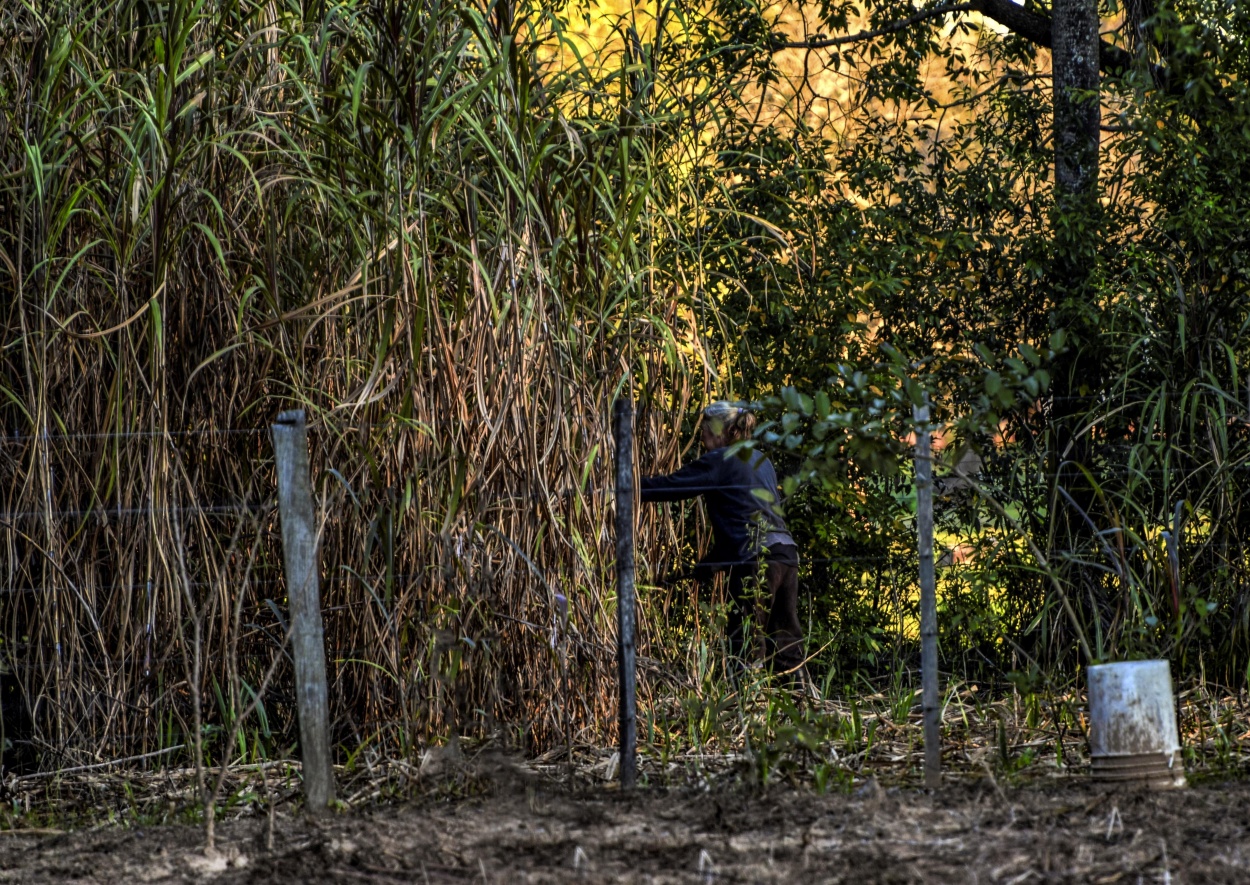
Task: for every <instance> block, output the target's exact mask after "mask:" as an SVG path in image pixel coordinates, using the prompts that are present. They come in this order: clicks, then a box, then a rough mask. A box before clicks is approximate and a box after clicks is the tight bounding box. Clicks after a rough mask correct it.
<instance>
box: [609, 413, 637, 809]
mask: <svg viewBox="0 0 1250 885" xmlns="http://www.w3.org/2000/svg"><path fill="white" fill-rule="evenodd" d="M612 430H613V433H614V435H615V436H616V589H617V595H616V620H617V629H618V633H617V636H618V640H617V642H618V646H617V663H618V664H619V677H620V689H621V750H620V760H621V787H622V788H623V789H627V790H628V789H630V788H632V787H633V786H634V780H635V779H636V777H637V773H638V772H637V758H636V746H635V745H636V743H637V728H638V723H637V706H636V697H635V685H634V653H635V649H634V407H633V403H632V402H631V401H630V400H628V399H618V400H617V401H616V402H615V403H614V404H613V406H612Z"/></svg>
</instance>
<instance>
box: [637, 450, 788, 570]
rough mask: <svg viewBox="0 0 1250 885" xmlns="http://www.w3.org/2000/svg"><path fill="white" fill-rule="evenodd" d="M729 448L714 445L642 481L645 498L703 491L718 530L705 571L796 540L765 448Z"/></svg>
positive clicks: (671, 497) (691, 495)
mask: <svg viewBox="0 0 1250 885" xmlns="http://www.w3.org/2000/svg"><path fill="white" fill-rule="evenodd" d="M726 452H727V449H725V448H720V449H713V450H712V451H710V452H708V453H706V454H705V455H704V456H703V457H702V458H699V459H698V460H697V461H692V462H691V463H689V464H687V465H686V466H685V467H683V468H681V469H680V470H678V471H677V472H675V473H670V474H668V475H667V476H646V477H643V479H642V483H641V492H642V500H644V501H683V500H686V499H688V498H697V497H698V496H699V495H703V496H704V501H705V502H706V504H707V513H708V518H709V519H710V520H711V521H712V536H713V540H712V549H711V550H709V551H708V553H707V555H706V556H704V557H703V559H702V560H701V561H700V563H699V566H700V568H701V569H702V570H704V571H715V570H719V569H721V568H727V567H729V566H730V565H737V564H739V563H746V562H754V561H755V559H756V557H757V556H759V553H760V548H761V547H764V546H767V547H768V548H770V549H772V548H774V547H778V546H781V545H793V544H794V539H793V538H791V537H790V534H789V532H788V531H787V530H786V523H785V520H783V519H782V518H781V516H780V515H779V514H778V513H777V511H776V509H775V507H774V505H776V503H777V502H778V501H780V500H781V496H780V495H779V494H778V492H777V473H776V471H775V470H773V465H772V464H771V463H770V462H769V460H768V459H767V458H765V457H764V455H763V454H762V453H760V452H751V454H750V457H749V458H747V459H744V458H742V457H740V456H738V455H729V456H728V457H726Z"/></svg>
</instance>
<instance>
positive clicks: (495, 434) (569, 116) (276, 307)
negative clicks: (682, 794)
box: [0, 0, 709, 762]
mask: <svg viewBox="0 0 1250 885" xmlns="http://www.w3.org/2000/svg"><path fill="white" fill-rule="evenodd" d="M622 33H623V34H624V33H627V31H625V30H623V31H622ZM562 34H563V31H562V25H561V23H560V21H559V19H558V18H556V17H554V16H552V15H550V14H548V13H546V12H544V11H542V10H541V9H539V8H537V7H534V8H532V9H529V10H523V9H522V8H521V7H520V6H519V5H514V4H511V3H508V2H503V0H498V2H494V3H490V4H485V5H483V4H476V3H472V2H464V0H445V2H432V3H404V2H389V0H388V2H379V3H358V2H340V3H335V2H318V3H312V2H307V3H301V2H297V0H269V2H252V0H194V2H193V0H172V2H170V3H167V4H149V3H146V2H142V0H123V2H121V3H79V2H68V0H66V2H59V0H53V2H31V0H24V2H19V3H10V4H6V5H5V7H4V11H3V12H0V69H2V71H3V73H2V74H0V114H2V116H0V156H2V157H3V163H2V164H0V165H2V168H3V169H4V170H5V172H4V173H3V176H2V177H0V279H2V280H3V283H2V286H3V290H4V291H5V292H6V293H8V298H7V299H6V310H7V323H6V329H5V338H4V350H3V355H2V356H0V359H2V360H3V363H4V372H3V380H2V382H0V383H2V384H3V391H2V392H3V397H2V403H0V416H2V418H0V420H2V421H3V429H4V433H5V437H4V439H3V440H0V476H2V477H3V480H4V481H3V493H2V497H3V504H2V505H0V506H2V512H3V517H2V518H3V523H2V524H0V536H2V537H3V544H4V554H3V564H4V582H5V584H4V587H3V594H4V595H3V602H2V603H0V606H2V607H0V612H2V613H3V621H4V642H3V645H2V646H0V654H3V657H4V663H5V666H6V667H7V668H8V670H9V671H10V672H11V673H12V674H13V676H12V678H14V679H16V680H17V682H18V683H19V684H20V690H21V692H22V694H23V696H24V698H25V703H26V706H27V707H28V708H29V709H30V710H31V711H32V712H33V718H34V726H33V735H32V739H33V740H34V741H35V742H36V743H37V745H38V747H39V749H40V751H41V752H42V753H43V754H44V758H45V760H46V761H48V762H52V761H55V760H56V759H60V758H73V759H97V758H101V757H109V756H116V755H122V754H127V753H132V752H145V751H149V750H152V749H154V748H157V747H159V746H160V745H161V744H162V742H163V741H164V742H170V741H173V740H177V739H178V738H177V735H180V734H184V733H186V732H187V731H188V729H189V728H190V725H191V723H192V722H193V721H194V720H195V718H196V717H195V716H194V715H193V711H192V710H191V709H190V706H191V703H192V698H210V699H212V698H215V699H216V700H215V701H213V703H211V704H209V703H207V702H206V703H205V710H204V714H205V715H206V716H207V717H208V719H209V720H210V721H226V722H228V721H229V716H230V713H229V711H231V710H239V709H241V708H244V707H246V706H247V704H248V702H249V701H250V700H251V693H252V692H254V691H255V690H256V687H257V686H258V684H259V681H260V679H261V678H262V676H263V673H264V670H265V667H266V665H267V662H268V661H269V660H270V658H271V657H272V655H273V654H275V647H276V644H277V643H278V642H279V641H280V637H281V636H282V631H283V624H282V618H283V616H284V615H283V612H284V611H285V603H284V599H283V594H284V590H283V585H282V576H281V570H280V567H279V564H280V561H281V556H280V548H279V546H278V544H279V541H278V534H277V531H276V513H275V511H274V509H273V506H272V504H273V481H274V480H273V470H272V459H271V451H270V446H269V442H268V438H267V436H266V433H265V428H266V426H267V423H268V422H269V421H270V420H271V419H272V418H273V416H274V415H275V414H276V412H277V411H278V410H280V409H285V408H291V407H301V408H304V409H306V410H307V411H308V412H309V415H310V427H311V437H312V447H313V452H312V463H313V465H314V467H313V471H314V474H315V475H314V482H315V486H316V490H317V494H318V496H319V501H318V504H319V508H320V512H321V513H322V514H323V518H324V525H323V529H322V535H321V539H322V540H321V559H322V569H323V573H324V576H325V585H324V587H325V589H324V595H323V602H324V607H325V613H326V614H325V617H326V636H327V647H328V651H329V654H330V657H331V678H332V687H331V699H332V703H333V715H334V720H335V729H336V734H337V736H338V737H339V738H340V739H342V740H343V741H344V742H346V743H348V744H350V745H352V746H356V747H359V746H362V745H364V746H368V745H372V744H379V743H380V744H382V745H384V746H385V747H386V748H388V749H394V748H404V747H407V746H410V745H411V742H413V741H416V740H419V739H426V738H429V737H431V736H436V735H439V734H447V733H450V732H458V733H464V732H469V733H472V732H477V733H486V732H490V733H493V734H496V735H497V736H499V737H501V738H502V739H504V740H507V741H509V742H513V743H514V744H516V745H520V746H523V747H525V748H527V749H535V748H543V747H549V746H551V745H553V744H554V743H557V742H559V741H562V740H565V739H567V738H568V737H570V736H578V735H596V736H600V737H602V736H603V735H605V734H606V730H608V729H610V728H611V725H610V723H611V721H612V719H613V717H612V716H611V715H610V711H609V707H608V704H609V694H608V692H607V687H608V685H609V680H610V678H611V673H612V668H611V661H612V653H613V652H612V649H613V641H614V636H613V632H612V624H613V622H614V619H613V617H612V616H611V615H612V613H611V607H612V605H613V590H612V584H611V574H612V570H611V562H610V559H611V555H612V554H611V550H612V545H611V543H610V540H611V539H610V537H609V534H608V526H609V525H610V507H611V496H610V485H609V483H610V473H609V469H608V464H609V462H610V451H609V433H608V417H609V409H610V403H611V400H612V399H613V397H615V396H618V395H622V394H628V393H631V392H632V393H633V395H635V396H637V397H639V399H640V400H641V401H642V402H643V403H644V404H645V406H644V409H643V411H642V413H641V416H640V420H639V443H640V446H641V448H642V451H643V453H644V456H645V457H646V458H648V459H649V460H650V459H656V460H658V461H659V462H661V463H664V462H669V463H671V462H672V461H673V460H674V458H675V456H676V454H677V452H678V445H679V439H678V437H677V436H676V435H675V433H674V419H673V416H674V415H676V416H680V415H681V414H683V413H684V412H685V411H686V410H687V409H688V408H689V407H690V405H691V400H692V397H693V396H694V395H695V394H696V393H697V392H698V391H700V390H702V389H703V387H704V386H705V385H706V384H707V379H708V371H709V370H708V368H707V366H708V361H707V360H706V359H705V358H704V356H703V354H702V352H701V349H700V347H699V343H698V342H699V337H698V334H697V330H696V329H695V328H694V327H693V318H692V314H691V312H690V310H689V308H688V304H689V291H690V286H691V285H692V282H691V280H692V279H694V278H695V277H696V276H697V275H692V274H689V273H687V272H684V271H683V269H682V268H681V267H679V262H678V259H677V258H676V257H675V256H676V255H677V254H678V252H679V250H674V249H673V248H671V247H666V246H665V245H664V244H663V243H660V242H658V241H657V239H658V236H659V235H660V234H663V235H664V236H665V237H668V238H670V240H672V241H678V242H679V241H680V239H681V224H682V222H681V221H680V218H681V212H680V211H679V210H680V203H681V200H682V199H686V198H687V197H686V196H683V192H682V183H681V181H680V179H679V178H678V177H676V176H677V173H675V172H672V171H669V170H672V169H673V168H675V166H674V164H671V163H661V162H656V160H657V158H658V157H659V156H660V155H661V154H662V153H666V155H667V156H670V157H671V156H672V155H673V154H674V153H675V152H676V153H680V152H681V151H682V150H685V148H684V147H683V146H682V141H681V138H680V131H681V126H680V123H679V122H678V121H677V120H676V119H675V118H674V117H673V115H672V114H671V113H670V111H671V107H667V106H666V105H665V102H673V101H677V100H678V99H679V98H680V97H679V96H667V97H666V96H665V94H664V93H663V91H662V90H657V89H655V88H654V85H652V86H648V85H647V81H646V71H647V70H648V65H651V66H652V67H654V65H655V64H658V63H660V61H659V59H660V57H661V56H662V53H658V52H657V51H656V50H655V46H654V44H646V45H644V44H642V43H641V41H639V40H638V39H637V37H636V33H635V34H634V36H633V37H632V39H631V40H627V41H625V42H624V43H623V45H622V49H621V52H622V53H624V55H623V56H622V57H621V58H620V59H618V60H617V61H614V62H613V64H615V65H616V66H615V69H613V67H612V65H610V64H606V63H603V60H600V62H601V63H600V64H597V65H594V66H592V65H590V64H581V65H570V64H567V62H566V59H567V53H565V52H563V51H562V50H561V47H562V43H561V41H562V39H563V37H562ZM609 61H612V60H609ZM618 62H619V63H618ZM683 305H687V306H686V307H683ZM640 530H641V536H640V537H641V540H642V548H643V550H644V551H646V554H647V556H648V557H649V558H650V560H651V564H652V565H653V566H654V567H656V568H663V567H664V562H665V557H667V556H671V555H672V553H673V552H674V551H675V550H676V548H677V547H678V540H679V538H680V533H679V531H678V527H677V526H676V525H675V524H674V523H673V522H672V521H671V520H670V519H669V518H668V517H666V516H663V515H659V516H654V515H648V516H646V517H645V518H643V521H642V523H641V527H640ZM656 557H659V558H658V559H657V558H656ZM183 563H185V568H186V580H185V581H184V580H183V579H182V576H181V568H182V564H183ZM184 590H187V591H188V592H186V593H184V592H183V591H184ZM561 599H567V600H568V603H567V623H566V622H565V619H564V614H563V612H564V604H563V603H562V602H561ZM650 617H651V613H650V612H649V611H648V612H644V613H643V619H644V620H643V633H644V640H645V639H646V638H647V637H650V636H652V635H653V634H654V630H653V629H651V624H650V623H648V619H649V618H650ZM199 623H202V627H203V629H202V631H200V636H199V640H200V644H201V646H202V649H203V655H204V662H205V663H204V667H203V668H202V672H198V677H197V676H195V675H193V674H195V673H196V671H195V669H194V668H188V667H184V666H183V660H184V656H185V655H186V654H187V653H188V644H189V643H190V641H191V629H190V628H191V625H192V624H199ZM644 650H645V649H644ZM562 673H563V674H565V676H566V678H562V677H561V674H562ZM192 678H198V679H199V681H200V683H201V684H199V685H198V686H197V687H196V688H197V689H198V690H196V691H192V686H190V685H189V684H188V680H189V679H192ZM281 685H289V679H287V678H284V677H283V676H281V674H279V676H278V677H276V678H275V681H274V687H273V689H271V691H270V692H269V693H268V695H267V696H266V697H265V698H264V699H263V704H262V707H261V711H260V712H261V713H262V714H263V716H264V721H265V723H266V727H268V725H270V724H272V725H273V726H274V727H275V728H277V729H278V730H279V735H281V734H286V735H288V736H289V734H290V732H289V730H287V731H285V732H283V731H282V728H283V723H287V724H288V725H289V723H290V721H291V698H290V696H289V691H288V692H284V691H283V690H282V689H281V688H280V686H281ZM162 735H165V736H166V737H164V738H162Z"/></svg>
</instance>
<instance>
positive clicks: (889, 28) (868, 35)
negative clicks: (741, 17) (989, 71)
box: [770, 0, 1010, 52]
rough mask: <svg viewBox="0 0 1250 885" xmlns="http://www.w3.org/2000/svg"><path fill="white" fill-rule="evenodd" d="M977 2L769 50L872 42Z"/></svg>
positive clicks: (970, 8) (789, 42) (947, 5)
mask: <svg viewBox="0 0 1250 885" xmlns="http://www.w3.org/2000/svg"><path fill="white" fill-rule="evenodd" d="M978 2H979V0H970V2H967V3H944V4H942V5H941V6H934V7H931V8H929V9H922V10H920V11H919V12H917V13H915V14H914V15H909V16H907V18H901V19H899V20H898V21H895V22H890V23H889V24H888V25H882V26H881V27H879V28H873V29H872V30H871V31H857V32H856V33H854V34H844V35H843V36H841V37H820V38H818V39H815V40H785V41H774V42H773V43H772V45H771V46H770V48H771V49H772V50H773V51H774V52H777V51H780V50H782V49H828V48H829V47H831V46H845V45H846V44H847V43H861V42H863V41H864V40H872V39H874V38H875V37H884V36H885V35H886V34H893V33H895V32H896V31H902V30H905V29H907V28H910V27H911V26H912V25H915V24H919V23H920V22H922V21H924V20H925V19H930V18H937V17H938V16H940V15H948V14H950V13H952V12H971V11H973V10H975V9H976V8H977V3H978ZM1007 2H1009V3H1010V0H1007Z"/></svg>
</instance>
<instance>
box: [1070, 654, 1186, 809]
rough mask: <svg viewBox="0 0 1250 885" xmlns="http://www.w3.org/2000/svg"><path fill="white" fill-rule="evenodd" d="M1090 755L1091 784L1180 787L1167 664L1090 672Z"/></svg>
mask: <svg viewBox="0 0 1250 885" xmlns="http://www.w3.org/2000/svg"><path fill="white" fill-rule="evenodd" d="M1089 755H1090V763H1091V768H1092V769H1093V776H1094V779H1095V780H1100V781H1105V782H1110V783H1122V784H1125V785H1135V786H1145V787H1152V788H1155V789H1167V788H1171V787H1183V786H1184V785H1185V767H1184V764H1183V763H1182V761H1181V745H1180V739H1179V737H1178V735H1177V730H1176V705H1175V701H1174V700H1173V698H1172V670H1171V667H1170V666H1169V665H1168V662H1167V661H1125V662H1122V663H1118V664H1098V665H1096V666H1093V667H1090V668H1089Z"/></svg>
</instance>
